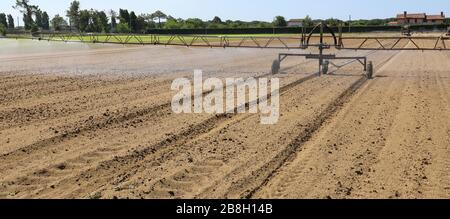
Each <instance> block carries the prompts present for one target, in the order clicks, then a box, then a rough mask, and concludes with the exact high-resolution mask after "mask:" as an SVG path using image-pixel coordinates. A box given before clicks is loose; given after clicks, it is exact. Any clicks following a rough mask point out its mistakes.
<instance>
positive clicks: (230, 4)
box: [0, 0, 450, 21]
mask: <svg viewBox="0 0 450 219" xmlns="http://www.w3.org/2000/svg"><path fill="white" fill-rule="evenodd" d="M70 2H71V0H31V3H33V4H37V5H39V6H40V8H41V9H43V10H45V11H47V12H48V13H49V15H50V16H51V17H53V16H54V15H55V14H60V15H65V11H66V9H67V8H68V6H69V3H70ZM80 2H81V7H82V8H83V9H90V8H94V9H99V10H108V9H114V10H116V11H118V9H119V8H127V9H129V10H133V11H135V12H136V13H137V14H141V13H150V12H153V11H155V10H157V9H160V10H162V11H164V12H165V13H167V14H170V15H172V16H174V17H176V18H178V17H181V18H189V17H198V18H201V19H204V20H207V19H208V20H210V19H212V18H213V17H214V16H215V15H218V16H219V17H221V18H222V19H223V20H227V19H231V20H238V19H239V20H244V21H251V20H264V21H271V20H272V19H273V17H275V16H277V15H282V16H285V17H286V18H287V19H291V18H303V17H305V16H306V15H310V16H311V17H312V18H329V17H333V18H339V19H343V20H348V17H349V15H351V16H352V19H370V18H387V17H394V16H395V14H397V13H399V12H403V11H404V10H407V11H410V12H426V13H429V14H438V13H440V12H441V11H444V12H445V13H446V14H449V15H450V0H365V1H363V0H316V1H311V0H307V1H306V0H80ZM14 3H15V0H1V1H0V12H3V13H7V14H13V15H14V17H15V18H16V17H17V16H20V15H19V13H18V12H17V11H16V10H14V9H13V8H12V7H11V6H12V5H13V4H14ZM20 19H21V18H20Z"/></svg>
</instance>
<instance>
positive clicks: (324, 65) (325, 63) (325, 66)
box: [322, 61, 330, 75]
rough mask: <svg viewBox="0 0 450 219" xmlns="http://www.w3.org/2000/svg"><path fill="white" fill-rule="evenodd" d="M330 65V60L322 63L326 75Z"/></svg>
mask: <svg viewBox="0 0 450 219" xmlns="http://www.w3.org/2000/svg"><path fill="white" fill-rule="evenodd" d="M328 65H330V62H329V61H324V62H323V64H322V73H323V74H324V75H326V74H327V73H328Z"/></svg>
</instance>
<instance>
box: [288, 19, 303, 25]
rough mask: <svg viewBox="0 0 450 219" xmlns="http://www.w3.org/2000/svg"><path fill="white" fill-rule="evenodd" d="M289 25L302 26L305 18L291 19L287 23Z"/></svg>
mask: <svg viewBox="0 0 450 219" xmlns="http://www.w3.org/2000/svg"><path fill="white" fill-rule="evenodd" d="M287 26H288V27H302V26H303V19H291V20H289V21H288V23H287Z"/></svg>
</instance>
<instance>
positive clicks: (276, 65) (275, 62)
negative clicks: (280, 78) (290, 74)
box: [272, 60, 280, 74]
mask: <svg viewBox="0 0 450 219" xmlns="http://www.w3.org/2000/svg"><path fill="white" fill-rule="evenodd" d="M279 71H280V61H278V60H273V63H272V74H278V72H279Z"/></svg>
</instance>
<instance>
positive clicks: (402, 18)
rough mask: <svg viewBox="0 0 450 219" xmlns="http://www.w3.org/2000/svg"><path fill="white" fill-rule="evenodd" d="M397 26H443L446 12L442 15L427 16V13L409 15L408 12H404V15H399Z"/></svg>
mask: <svg viewBox="0 0 450 219" xmlns="http://www.w3.org/2000/svg"><path fill="white" fill-rule="evenodd" d="M396 20H397V21H396V22H397V24H399V25H405V24H443V23H444V21H445V15H444V12H441V14H440V15H427V14H425V13H415V14H408V12H406V11H405V12H403V14H398V15H397V19H396Z"/></svg>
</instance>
